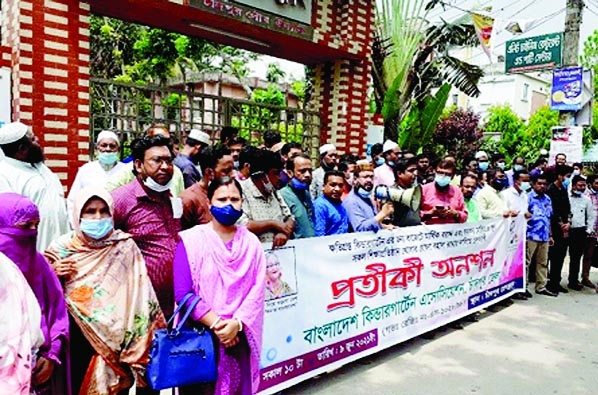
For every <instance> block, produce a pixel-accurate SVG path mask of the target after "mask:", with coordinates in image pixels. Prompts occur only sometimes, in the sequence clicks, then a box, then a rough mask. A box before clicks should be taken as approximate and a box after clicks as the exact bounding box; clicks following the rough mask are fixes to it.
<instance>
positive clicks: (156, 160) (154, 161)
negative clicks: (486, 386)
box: [147, 156, 173, 166]
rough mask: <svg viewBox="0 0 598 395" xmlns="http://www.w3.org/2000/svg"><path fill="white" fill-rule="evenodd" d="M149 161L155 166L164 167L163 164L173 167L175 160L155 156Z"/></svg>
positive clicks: (168, 157)
mask: <svg viewBox="0 0 598 395" xmlns="http://www.w3.org/2000/svg"><path fill="white" fill-rule="evenodd" d="M147 161H148V162H150V163H151V164H152V165H154V166H162V165H163V164H166V165H167V166H172V162H173V159H172V157H170V156H163V157H158V156H154V157H152V158H149V159H148V160H147Z"/></svg>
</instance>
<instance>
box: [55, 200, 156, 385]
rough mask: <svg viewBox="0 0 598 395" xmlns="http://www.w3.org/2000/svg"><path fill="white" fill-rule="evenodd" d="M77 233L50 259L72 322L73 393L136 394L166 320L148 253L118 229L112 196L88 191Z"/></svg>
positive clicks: (77, 213) (79, 205) (78, 204)
mask: <svg viewBox="0 0 598 395" xmlns="http://www.w3.org/2000/svg"><path fill="white" fill-rule="evenodd" d="M73 218H74V225H75V230H74V231H73V232H70V233H67V234H66V235H63V236H61V237H60V238H58V239H57V240H55V241H54V242H52V244H51V245H50V247H48V249H47V250H46V253H45V255H46V257H47V258H48V260H49V261H50V262H51V264H52V266H53V267H54V270H55V271H56V272H57V273H58V275H59V276H60V277H61V278H62V280H63V289H64V294H65V297H66V304H67V307H68V311H69V313H70V317H71V320H72V322H71V333H72V336H71V350H72V352H71V361H72V383H73V384H72V385H73V387H74V388H73V392H74V393H78V394H80V395H116V394H119V393H121V391H122V393H128V390H129V388H131V387H132V386H133V384H134V383H136V384H137V386H138V387H143V386H144V385H145V383H144V375H145V366H146V365H147V362H148V356H149V348H150V345H151V341H152V337H153V332H154V330H155V329H156V328H160V327H163V326H164V317H163V315H162V312H161V310H160V307H159V305H158V300H157V298H156V294H155V292H154V290H153V288H152V286H151V283H150V279H149V277H148V275H147V271H146V268H145V262H144V260H143V257H142V255H141V251H140V250H139V248H138V247H137V245H136V244H135V242H134V241H133V239H132V238H131V235H129V234H128V233H124V232H121V231H119V230H114V229H113V222H112V197H111V196H110V194H109V193H108V192H107V191H105V190H103V189H99V188H90V189H84V190H82V191H80V192H79V193H78V195H77V196H76V197H75V202H74V212H73Z"/></svg>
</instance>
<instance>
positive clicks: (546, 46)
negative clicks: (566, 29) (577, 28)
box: [505, 33, 563, 74]
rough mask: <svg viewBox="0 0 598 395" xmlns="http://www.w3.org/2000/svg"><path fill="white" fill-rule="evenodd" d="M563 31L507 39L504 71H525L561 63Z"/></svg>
mask: <svg viewBox="0 0 598 395" xmlns="http://www.w3.org/2000/svg"><path fill="white" fill-rule="evenodd" d="M562 45H563V33H551V34H544V35H542V36H536V37H528V38H522V39H518V40H510V41H507V44H506V47H505V50H506V53H505V72H506V73H507V74H508V73H525V72H529V71H534V70H545V69H553V68H556V67H559V66H560V65H561V60H562Z"/></svg>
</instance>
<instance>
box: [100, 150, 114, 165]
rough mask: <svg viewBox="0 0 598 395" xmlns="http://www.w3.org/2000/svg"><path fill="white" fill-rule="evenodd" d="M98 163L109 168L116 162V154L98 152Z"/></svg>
mask: <svg viewBox="0 0 598 395" xmlns="http://www.w3.org/2000/svg"><path fill="white" fill-rule="evenodd" d="M98 161H99V162H100V163H101V164H103V165H106V166H110V165H113V164H115V163H116V162H118V152H99V153H98Z"/></svg>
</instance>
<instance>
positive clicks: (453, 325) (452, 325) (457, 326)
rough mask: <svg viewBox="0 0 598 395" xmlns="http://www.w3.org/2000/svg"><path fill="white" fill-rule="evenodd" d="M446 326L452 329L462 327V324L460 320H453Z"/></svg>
mask: <svg viewBox="0 0 598 395" xmlns="http://www.w3.org/2000/svg"><path fill="white" fill-rule="evenodd" d="M448 326H449V327H450V328H453V329H463V324H462V323H461V320H458V321H453V322H451V323H450V324H448Z"/></svg>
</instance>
